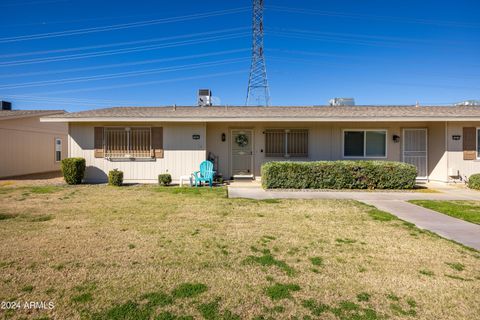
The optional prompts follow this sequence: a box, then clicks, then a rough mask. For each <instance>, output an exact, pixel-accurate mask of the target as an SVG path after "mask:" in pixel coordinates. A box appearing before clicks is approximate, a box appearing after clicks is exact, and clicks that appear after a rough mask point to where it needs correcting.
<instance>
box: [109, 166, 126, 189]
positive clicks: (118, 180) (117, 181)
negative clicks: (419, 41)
mask: <svg viewBox="0 0 480 320" xmlns="http://www.w3.org/2000/svg"><path fill="white" fill-rule="evenodd" d="M108 184H109V185H111V186H117V187H120V186H121V185H122V184H123V171H120V170H118V169H114V170H111V171H110V172H109V173H108Z"/></svg>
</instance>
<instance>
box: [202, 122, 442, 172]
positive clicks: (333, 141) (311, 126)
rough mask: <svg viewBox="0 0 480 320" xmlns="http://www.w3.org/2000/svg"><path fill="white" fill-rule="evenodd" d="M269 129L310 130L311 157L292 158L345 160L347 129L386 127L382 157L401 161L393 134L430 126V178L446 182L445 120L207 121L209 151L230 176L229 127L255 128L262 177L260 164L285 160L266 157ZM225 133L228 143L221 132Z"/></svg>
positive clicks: (256, 168)
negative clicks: (265, 131) (378, 121)
mask: <svg viewBox="0 0 480 320" xmlns="http://www.w3.org/2000/svg"><path fill="white" fill-rule="evenodd" d="M267 128H306V129H308V130H309V157H308V158H303V159H290V160H294V161H302V160H303V161H311V160H341V159H343V149H342V145H343V143H342V139H343V130H344V129H386V130H387V158H386V159H381V160H391V161H401V160H402V143H401V142H400V143H395V142H394V141H393V135H399V136H400V137H401V136H402V130H403V128H427V129H428V138H429V139H428V149H429V150H430V152H429V159H428V169H429V177H430V179H431V180H438V181H446V179H447V167H446V160H447V159H446V158H447V157H446V155H445V124H444V123H425V122H423V123H421V122H418V123H417V122H415V123H377V122H370V123H351V122H349V123H347V122H345V123H343V122H336V123H314V122H311V123H309V122H305V123H288V122H285V123H209V124H207V152H212V153H214V154H215V155H216V156H218V158H219V161H218V171H219V172H220V173H222V174H223V176H224V177H226V178H230V176H231V165H230V143H231V137H230V130H232V129H252V130H253V131H254V154H253V156H254V174H255V176H256V177H258V176H260V168H261V165H262V164H263V163H265V162H268V161H274V160H286V159H284V158H267V157H265V153H264V149H265V135H264V134H263V132H264V130H265V129H267ZM222 133H225V134H226V136H227V138H226V141H225V142H222V141H221V135H222Z"/></svg>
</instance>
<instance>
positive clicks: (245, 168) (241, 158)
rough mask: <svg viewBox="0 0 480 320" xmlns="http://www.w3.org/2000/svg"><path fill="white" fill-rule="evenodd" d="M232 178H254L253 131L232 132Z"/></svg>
mask: <svg viewBox="0 0 480 320" xmlns="http://www.w3.org/2000/svg"><path fill="white" fill-rule="evenodd" d="M230 136H231V137H232V141H231V142H230V145H231V168H232V176H233V177H234V178H235V177H237V178H238V177H253V130H237V129H235V130H232V132H231V135H230Z"/></svg>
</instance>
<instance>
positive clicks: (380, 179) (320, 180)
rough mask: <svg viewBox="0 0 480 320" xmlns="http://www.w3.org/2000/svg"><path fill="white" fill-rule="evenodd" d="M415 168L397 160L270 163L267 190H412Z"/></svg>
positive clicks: (264, 178)
mask: <svg viewBox="0 0 480 320" xmlns="http://www.w3.org/2000/svg"><path fill="white" fill-rule="evenodd" d="M416 177H417V169H416V168H415V166H413V165H410V164H406V163H401V162H393V161H317V162H291V161H283V162H268V163H265V164H264V165H263V166H262V184H263V187H264V188H266V189H279V188H281V189H412V188H413V187H414V186H415V179H416Z"/></svg>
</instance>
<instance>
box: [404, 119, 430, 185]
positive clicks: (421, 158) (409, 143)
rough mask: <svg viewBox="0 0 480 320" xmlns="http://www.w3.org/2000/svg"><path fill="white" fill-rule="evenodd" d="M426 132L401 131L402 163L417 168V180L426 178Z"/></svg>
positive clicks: (418, 130) (416, 130) (421, 130)
mask: <svg viewBox="0 0 480 320" xmlns="http://www.w3.org/2000/svg"><path fill="white" fill-rule="evenodd" d="M427 133H428V131H427V129H426V128H422V129H403V162H405V163H409V164H413V165H414V166H415V167H417V171H418V177H417V179H427V178H428V147H427V146H428V134H427Z"/></svg>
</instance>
